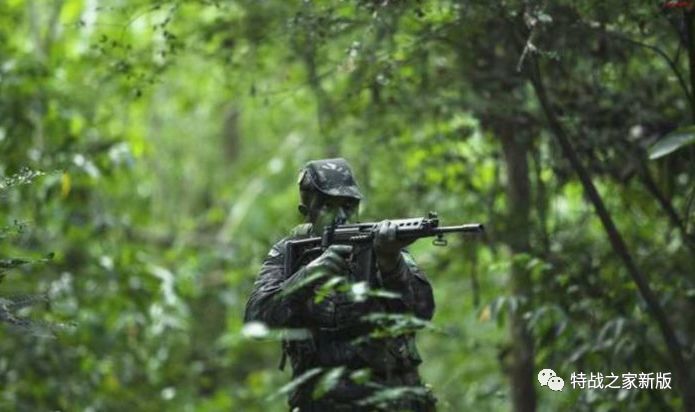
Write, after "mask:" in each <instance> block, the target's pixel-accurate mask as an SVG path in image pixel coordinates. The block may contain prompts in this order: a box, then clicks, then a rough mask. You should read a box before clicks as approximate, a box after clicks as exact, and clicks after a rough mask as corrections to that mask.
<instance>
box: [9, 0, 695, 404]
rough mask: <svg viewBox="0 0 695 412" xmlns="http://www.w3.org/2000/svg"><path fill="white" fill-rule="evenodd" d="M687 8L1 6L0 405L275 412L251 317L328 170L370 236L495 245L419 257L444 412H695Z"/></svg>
mask: <svg viewBox="0 0 695 412" xmlns="http://www.w3.org/2000/svg"><path fill="white" fill-rule="evenodd" d="M681 3H683V4H681ZM686 3H688V2H680V3H677V4H676V3H673V4H671V3H670V2H667V3H662V2H656V1H645V2H625V1H595V0H582V1H564V0H563V1H554V2H541V1H517V0H510V1H503V2H489V1H454V0H451V1H446V0H441V1H427V0H420V1H415V0H414V1H410V2H401V1H389V0H378V1H377V0H342V1H339V0H335V1H288V0H263V1H256V0H239V1H214V0H207V1H206V0H197V1H194V0H188V1H185V0H162V1H159V0H157V1H154V0H149V1H146V0H139V1H136V0H105V1H98V0H3V1H1V2H0V176H2V177H3V180H2V184H1V185H0V217H1V218H2V221H0V227H2V230H1V231H0V271H2V273H1V276H2V278H1V279H0V298H2V300H0V335H1V336H2V338H1V339H0V348H1V349H0V410H17V411H38V410H62V411H74V410H84V411H119V410H142V411H151V410H172V411H176V410H180V411H221V410H235V411H282V410H286V406H285V405H286V404H285V402H286V400H285V395H284V394H283V390H282V387H283V385H285V384H286V383H287V382H289V381H290V376H289V371H288V370H285V371H284V372H280V371H278V369H277V365H278V362H279V358H280V344H279V343H278V342H277V341H274V340H272V339H265V340H260V341H259V340H254V339H251V338H249V337H247V336H245V335H244V334H243V333H242V327H243V322H242V316H243V310H244V305H245V303H246V299H247V297H248V295H249V294H250V292H251V289H252V284H253V281H254V278H255V276H256V273H257V271H258V269H259V268H260V264H261V261H262V259H263V257H264V256H265V255H266V253H267V252H268V249H269V248H270V246H271V245H272V244H273V243H274V242H275V241H277V240H278V239H280V238H282V237H284V236H286V234H287V233H288V231H289V230H290V229H291V228H292V227H294V226H295V225H296V224H298V223H299V222H300V216H299V215H298V213H297V209H296V205H297V202H298V196H297V186H296V179H297V173H298V171H299V169H300V167H301V166H302V165H303V164H304V163H305V162H306V161H307V160H310V159H314V158H321V157H335V156H342V157H345V158H346V159H348V161H349V162H350V163H351V164H352V166H353V168H354V171H355V174H356V176H357V179H358V182H359V183H360V185H361V187H362V191H363V192H364V193H365V195H366V199H365V200H364V202H363V204H362V206H361V211H360V218H361V220H364V221H366V220H380V219H383V218H387V217H417V216H423V215H424V214H426V213H427V212H428V211H430V210H434V211H437V212H439V216H440V218H441V221H442V223H443V224H445V225H454V224H461V223H466V222H481V223H484V224H485V225H486V227H487V230H488V234H487V237H486V238H485V239H483V240H481V239H477V240H472V239H468V238H463V237H457V236H451V237H449V246H448V247H446V248H437V247H434V246H432V245H431V244H430V242H429V241H427V240H422V241H420V242H418V243H417V244H416V245H415V246H413V247H412V249H411V251H412V253H413V255H414V257H415V259H416V261H417V262H418V264H419V266H420V267H421V268H422V269H423V270H424V271H425V272H426V273H427V274H428V276H429V278H430V280H431V282H432V284H433V287H434V294H435V299H436V303H437V311H436V313H435V317H434V319H433V325H434V326H435V329H436V330H434V331H430V330H425V331H422V332H420V333H419V335H418V344H419V348H420V353H421V355H422V357H423V358H424V363H423V365H422V366H421V368H420V369H421V374H422V375H423V377H424V379H425V381H427V382H428V383H430V384H431V385H432V386H433V388H434V391H435V393H436V395H437V396H438V398H439V400H440V401H439V408H440V410H444V411H461V410H490V411H506V410H516V411H534V410H538V411H554V410H578V411H585V410H592V411H593V410H598V411H614V410H650V411H652V410H673V409H676V410H688V408H689V407H692V408H695V403H692V402H693V396H695V389H693V388H695V385H694V384H693V383H692V382H695V376H690V375H695V372H693V371H695V359H694V356H695V334H694V332H693V328H692V317H693V313H694V312H693V309H694V306H695V273H694V270H693V268H695V257H694V253H693V252H694V251H695V242H694V241H693V239H694V236H693V233H695V232H694V229H693V217H694V215H695V205H693V203H694V200H693V199H694V198H695V184H693V172H694V171H695V170H694V169H695V146H694V145H692V143H693V142H694V141H695V127H694V126H691V125H692V124H693V121H694V119H695V98H694V97H693V96H694V89H693V84H694V83H695V29H694V27H695V26H694V25H693V11H692V5H690V4H686ZM22 306H25V307H22ZM29 319H33V321H30V320H29ZM544 368H552V369H554V370H555V371H556V372H557V374H558V375H559V376H561V377H563V378H564V379H565V389H564V390H563V391H562V392H553V391H550V390H549V389H548V388H547V387H541V386H540V384H539V383H538V381H537V379H536V374H537V373H538V371H539V370H541V369H544ZM572 372H577V373H578V372H583V373H586V374H587V375H588V374H589V373H591V372H594V373H602V374H604V375H607V374H609V373H614V374H618V375H620V374H622V373H639V372H645V373H646V372H654V373H656V372H671V373H672V374H673V375H672V376H673V382H672V384H671V386H672V389H670V390H647V389H641V390H638V389H634V388H633V389H601V388H591V389H589V388H585V389H578V388H574V389H573V388H572V387H571V386H570V375H571V373H572ZM688 379H689V380H688ZM688 382H690V383H688ZM688 399H690V400H689V401H688ZM688 402H691V403H690V404H689V403H688ZM690 410H693V409H690Z"/></svg>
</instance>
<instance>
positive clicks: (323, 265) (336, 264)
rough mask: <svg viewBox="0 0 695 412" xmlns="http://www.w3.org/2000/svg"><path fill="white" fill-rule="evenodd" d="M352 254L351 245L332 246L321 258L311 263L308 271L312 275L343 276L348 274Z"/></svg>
mask: <svg viewBox="0 0 695 412" xmlns="http://www.w3.org/2000/svg"><path fill="white" fill-rule="evenodd" d="M350 253H352V246H350V245H331V246H329V247H328V248H326V250H325V251H324V252H323V253H322V254H321V256H319V257H317V258H316V259H314V260H312V261H311V262H309V264H308V265H306V270H307V271H308V272H310V273H324V274H326V275H333V276H338V275H343V274H345V273H347V272H348V263H347V258H348V257H349V256H350Z"/></svg>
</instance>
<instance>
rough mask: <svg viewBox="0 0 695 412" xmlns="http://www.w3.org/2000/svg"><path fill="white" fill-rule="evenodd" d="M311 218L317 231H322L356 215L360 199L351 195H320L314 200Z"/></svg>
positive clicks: (345, 221)
mask: <svg viewBox="0 0 695 412" xmlns="http://www.w3.org/2000/svg"><path fill="white" fill-rule="evenodd" d="M312 203H313V204H312V205H311V208H310V215H309V220H310V221H311V223H313V225H314V232H315V233H322V232H323V228H324V227H326V226H328V225H330V224H331V223H333V222H334V221H335V220H336V219H337V220H338V222H339V223H347V222H348V221H350V219H351V218H352V217H353V216H355V214H356V213H357V209H358V207H359V204H360V202H359V200H356V199H352V198H349V197H334V196H319V197H318V198H317V199H316V201H315V202H312Z"/></svg>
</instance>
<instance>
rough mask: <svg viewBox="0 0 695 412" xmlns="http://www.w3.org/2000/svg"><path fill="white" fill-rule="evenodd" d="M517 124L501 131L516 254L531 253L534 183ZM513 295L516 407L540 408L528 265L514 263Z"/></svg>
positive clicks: (522, 411)
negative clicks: (527, 313) (528, 310)
mask: <svg viewBox="0 0 695 412" xmlns="http://www.w3.org/2000/svg"><path fill="white" fill-rule="evenodd" d="M513 130H514V128H512V127H502V128H500V130H497V131H496V133H497V135H498V136H499V137H500V138H501V140H502V149H503V151H504V159H505V162H506V164H507V212H508V216H507V222H508V230H507V232H506V237H507V239H506V241H507V244H508V245H509V247H510V248H511V250H512V253H513V254H514V255H516V254H519V253H529V252H530V249H531V247H530V244H529V233H530V229H531V227H530V226H531V222H530V210H531V196H530V191H531V189H530V188H531V184H530V179H529V169H528V157H527V154H528V148H529V146H528V143H526V142H522V141H521V140H520V139H519V138H518V136H515V135H514V132H513ZM509 275H510V278H509V280H510V286H511V292H512V295H513V296H514V297H515V298H517V299H519V301H520V305H518V306H517V309H516V310H513V311H512V313H511V314H510V317H509V319H510V322H509V328H510V329H509V332H510V339H511V344H512V349H511V365H510V369H509V378H510V385H511V392H512V402H513V410H514V411H516V412H529V411H535V410H536V389H535V382H536V379H535V373H534V369H535V368H534V348H533V337H532V336H531V333H530V331H529V330H528V328H527V326H526V321H525V320H524V319H523V313H524V310H523V309H522V308H524V307H527V305H528V303H529V301H530V299H531V293H532V290H531V279H530V275H529V273H528V271H527V270H526V268H525V267H524V265H521V264H518V263H513V264H512V267H511V272H510V274H509Z"/></svg>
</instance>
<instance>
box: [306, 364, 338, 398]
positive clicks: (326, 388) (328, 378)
mask: <svg viewBox="0 0 695 412" xmlns="http://www.w3.org/2000/svg"><path fill="white" fill-rule="evenodd" d="M343 372H345V366H339V367H336V368H332V369H330V370H329V371H328V372H326V373H325V374H324V375H323V376H322V377H321V379H320V380H319V382H318V384H317V385H316V388H314V393H313V394H312V396H313V398H314V399H320V398H322V397H323V396H324V395H326V394H327V393H328V392H330V391H331V389H333V388H335V386H336V385H337V384H338V383H339V381H340V377H341V376H343Z"/></svg>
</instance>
